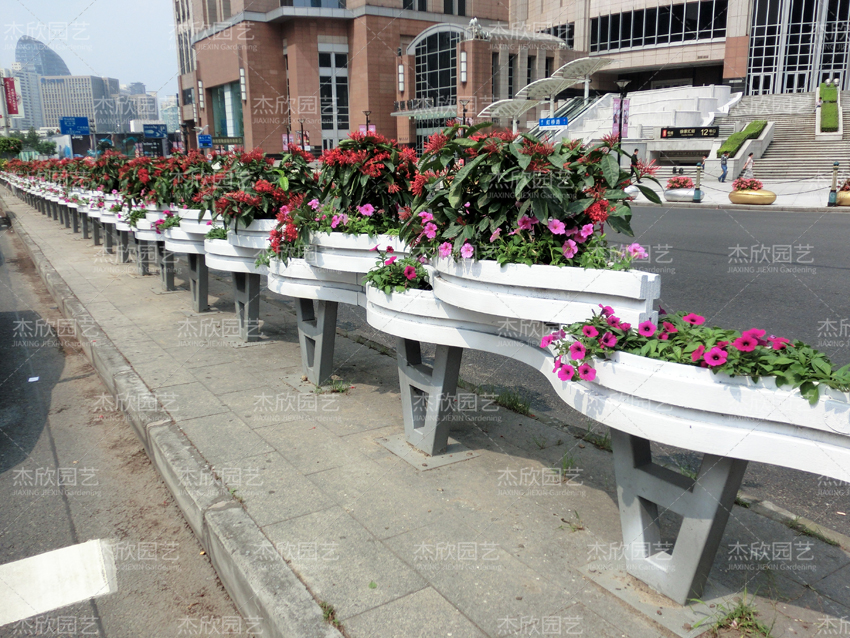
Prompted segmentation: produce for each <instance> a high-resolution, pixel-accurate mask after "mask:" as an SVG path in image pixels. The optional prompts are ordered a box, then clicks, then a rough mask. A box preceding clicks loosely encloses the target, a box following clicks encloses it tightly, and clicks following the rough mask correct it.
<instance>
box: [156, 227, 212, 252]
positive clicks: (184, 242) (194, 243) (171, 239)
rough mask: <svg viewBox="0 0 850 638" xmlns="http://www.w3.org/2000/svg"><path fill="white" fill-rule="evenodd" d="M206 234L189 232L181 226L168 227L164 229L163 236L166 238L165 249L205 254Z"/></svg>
mask: <svg viewBox="0 0 850 638" xmlns="http://www.w3.org/2000/svg"><path fill="white" fill-rule="evenodd" d="M205 234H206V233H187V232H184V231H183V230H181V229H180V228H168V229H166V230H164V231H162V237H163V239H164V240H165V250H169V251H171V252H173V253H183V254H191V255H203V254H204V241H205V239H204V235H205Z"/></svg>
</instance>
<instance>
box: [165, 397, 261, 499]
mask: <svg viewBox="0 0 850 638" xmlns="http://www.w3.org/2000/svg"><path fill="white" fill-rule="evenodd" d="M179 426H180V429H181V430H183V432H185V433H186V436H188V437H189V440H191V441H192V443H194V444H195V445H196V446H197V447H198V448H199V449H201V450H203V456H204V458H205V459H206V460H207V461H209V463H210V464H211V465H212V466H213V467H216V468H223V467H234V466H236V465H240V464H239V463H237V462H239V461H241V460H243V459H246V458H250V457H257V456H260V455H262V454H269V453H271V452H274V449H273V448H272V447H271V446H270V445H269V444H268V443H266V442H265V441H264V440H263V439H262V438H261V437H259V436H257V435H256V434H254V432H253V431H252V430H251V428H249V427H248V426H247V425H245V424H244V423H243V422H242V421H241V419H239V417H237V416H236V415H235V414H233V413H232V412H229V411H228V412H223V413H221V414H214V415H211V416H203V417H198V418H197V419H184V420H182V421H180V422H179ZM230 487H233V486H230Z"/></svg>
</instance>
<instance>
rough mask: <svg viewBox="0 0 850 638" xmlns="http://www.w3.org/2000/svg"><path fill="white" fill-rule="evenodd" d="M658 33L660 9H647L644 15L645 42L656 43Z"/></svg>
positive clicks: (648, 43)
mask: <svg viewBox="0 0 850 638" xmlns="http://www.w3.org/2000/svg"><path fill="white" fill-rule="evenodd" d="M657 34H658V9H647V10H646V11H644V16H643V43H644V44H645V45H647V46H650V45H653V44H655V41H656V36H657Z"/></svg>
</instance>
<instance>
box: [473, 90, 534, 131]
mask: <svg viewBox="0 0 850 638" xmlns="http://www.w3.org/2000/svg"><path fill="white" fill-rule="evenodd" d="M535 106H537V101H535V100H526V99H519V98H517V99H513V100H499V101H498V102H493V103H492V104H488V105H487V107H486V108H485V109H484V110H483V111H481V112H480V113H479V114H478V117H499V118H502V117H509V118H511V121H512V122H513V131H514V133H516V132H517V121H518V120H519V117H520V116H521V115H522V114H523V113H525V112H527V111H530V110H531V109H533V108H534V107H535Z"/></svg>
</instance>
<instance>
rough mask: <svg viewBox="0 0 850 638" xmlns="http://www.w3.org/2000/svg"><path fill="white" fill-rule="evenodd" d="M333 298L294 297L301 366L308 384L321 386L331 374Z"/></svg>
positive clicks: (336, 305) (332, 358)
mask: <svg viewBox="0 0 850 638" xmlns="http://www.w3.org/2000/svg"><path fill="white" fill-rule="evenodd" d="M338 305H339V304H338V302H336V301H316V304H315V306H314V305H313V300H312V299H296V305H295V309H296V312H297V315H298V340H299V342H300V345H301V365H302V366H303V368H304V374H306V375H307V379H308V380H309V381H310V383H315V384H316V385H322V384H323V383H325V382H326V381H328V379H330V377H331V375H332V374H333V365H334V341H335V339H336V312H337V307H338Z"/></svg>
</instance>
